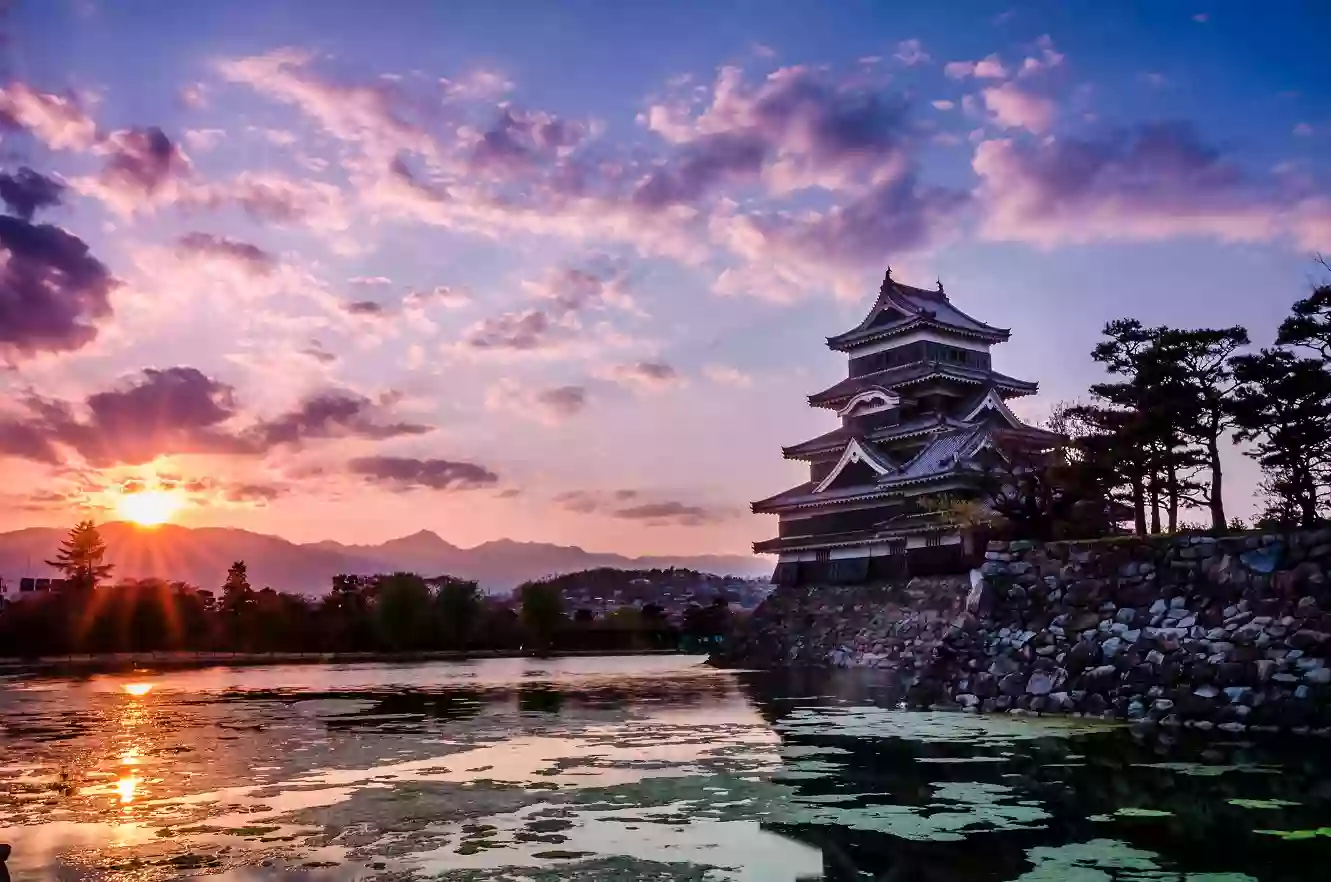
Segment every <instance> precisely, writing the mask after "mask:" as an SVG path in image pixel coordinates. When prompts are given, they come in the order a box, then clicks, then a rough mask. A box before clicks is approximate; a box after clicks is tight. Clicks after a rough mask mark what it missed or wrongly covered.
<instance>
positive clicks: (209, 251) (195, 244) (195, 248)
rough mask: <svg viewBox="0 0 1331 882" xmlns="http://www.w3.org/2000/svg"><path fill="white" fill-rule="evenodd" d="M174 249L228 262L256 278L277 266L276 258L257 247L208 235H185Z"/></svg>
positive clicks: (177, 241) (270, 271) (267, 273)
mask: <svg viewBox="0 0 1331 882" xmlns="http://www.w3.org/2000/svg"><path fill="white" fill-rule="evenodd" d="M176 249H177V250H178V251H180V252H181V253H183V254H188V255H193V256H198V257H211V258H220V259H223V260H229V261H231V262H233V263H235V264H237V265H239V266H240V267H241V268H242V269H244V270H245V271H246V272H248V273H250V274H251V275H256V276H266V275H270V274H271V273H272V272H273V270H274V268H276V266H277V258H276V257H274V256H273V255H272V254H270V253H269V252H267V251H264V250H263V249H262V248H260V247H259V246H258V245H252V244H250V243H249V242H240V241H237V240H236V239H229V238H227V237H225V236H214V235H212V234H210V233H186V234H185V235H183V236H181V237H180V238H179V239H177V240H176Z"/></svg>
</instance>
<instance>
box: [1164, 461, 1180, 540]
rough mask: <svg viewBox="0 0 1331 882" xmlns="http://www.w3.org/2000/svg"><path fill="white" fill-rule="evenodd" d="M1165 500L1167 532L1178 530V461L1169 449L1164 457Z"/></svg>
mask: <svg viewBox="0 0 1331 882" xmlns="http://www.w3.org/2000/svg"><path fill="white" fill-rule="evenodd" d="M1165 500H1166V502H1167V503H1168V508H1167V509H1166V513H1167V514H1168V516H1169V532H1170V533H1177V532H1178V463H1177V462H1176V461H1175V460H1174V453H1173V451H1170V452H1169V453H1168V454H1167V455H1166V457H1165Z"/></svg>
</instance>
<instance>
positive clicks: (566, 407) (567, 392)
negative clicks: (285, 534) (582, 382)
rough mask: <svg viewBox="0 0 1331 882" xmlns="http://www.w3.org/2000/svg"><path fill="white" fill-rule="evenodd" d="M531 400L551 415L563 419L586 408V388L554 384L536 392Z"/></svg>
mask: <svg viewBox="0 0 1331 882" xmlns="http://www.w3.org/2000/svg"><path fill="white" fill-rule="evenodd" d="M533 400H534V401H535V402H536V404H537V405H538V406H540V407H543V408H545V409H546V410H548V411H549V412H550V413H551V415H552V416H554V417H557V418H560V419H563V418H567V417H571V416H574V415H576V414H578V413H581V412H582V410H583V409H584V408H586V406H587V389H586V387H584V386H556V387H555V388H553V389H542V390H541V391H540V392H537V393H536V395H535V396H533Z"/></svg>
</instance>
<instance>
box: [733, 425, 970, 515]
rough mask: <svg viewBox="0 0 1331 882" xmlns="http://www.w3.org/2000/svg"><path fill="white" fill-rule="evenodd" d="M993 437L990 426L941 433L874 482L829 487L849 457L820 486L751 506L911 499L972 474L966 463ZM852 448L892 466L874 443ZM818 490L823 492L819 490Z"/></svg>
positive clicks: (849, 446)
mask: <svg viewBox="0 0 1331 882" xmlns="http://www.w3.org/2000/svg"><path fill="white" fill-rule="evenodd" d="M993 436H994V433H993V430H992V429H991V428H990V427H989V426H974V427H970V428H964V429H956V430H952V431H946V432H940V433H938V435H936V436H935V437H934V438H933V439H932V440H931V441H930V442H929V443H928V444H926V445H925V447H924V449H923V450H921V451H920V452H919V453H917V454H916V455H915V456H914V457H913V458H912V459H911V460H910V461H909V462H906V463H905V464H903V465H900V466H895V467H893V468H891V469H890V470H888V471H886V472H885V473H880V474H879V475H878V477H877V478H876V479H874V480H873V481H871V482H868V483H863V484H857V485H855V486H851V487H840V488H832V487H830V486H829V485H830V484H831V483H832V481H833V480H834V479H835V477H836V474H837V471H838V470H839V469H840V468H842V467H843V466H844V465H845V464H846V463H847V462H848V461H849V458H848V457H846V456H843V457H842V460H841V462H839V463H838V464H837V468H836V469H833V471H832V472H830V473H829V474H828V475H827V477H825V478H824V479H823V480H822V481H821V482H819V483H817V484H815V483H814V482H812V481H806V482H805V483H803V484H800V485H798V486H796V487H792V488H790V489H789V490H786V491H785V492H783V493H778V494H776V495H775V496H769V497H768V498H767V499H762V500H759V501H758V502H755V503H753V506H752V508H753V511H755V512H771V511H779V510H782V509H788V508H797V507H802V506H806V505H822V504H826V503H830V502H841V501H844V500H847V499H856V498H870V497H874V496H884V495H896V494H901V495H911V491H912V489H913V486H912V485H917V484H928V483H933V482H936V481H939V480H941V479H944V478H948V477H953V476H956V475H959V474H964V473H973V472H974V471H975V469H976V467H975V466H974V465H973V464H971V463H970V462H969V460H970V458H971V457H973V456H974V455H975V454H976V453H977V452H978V451H979V450H980V449H981V448H983V447H985V446H986V445H989V446H992V445H993ZM852 445H854V446H858V447H859V448H860V449H862V450H864V451H865V452H872V454H873V455H874V459H875V460H877V461H878V462H880V463H885V464H886V463H890V462H891V460H890V459H889V458H888V457H887V455H886V454H885V453H884V452H883V451H882V450H880V449H878V447H877V445H876V444H874V443H873V442H870V441H864V440H861V439H851V440H850V441H849V442H848V443H847V447H846V450H847V452H848V453H849V452H850V451H851V449H852ZM819 487H824V488H826V489H821V490H820V489H819Z"/></svg>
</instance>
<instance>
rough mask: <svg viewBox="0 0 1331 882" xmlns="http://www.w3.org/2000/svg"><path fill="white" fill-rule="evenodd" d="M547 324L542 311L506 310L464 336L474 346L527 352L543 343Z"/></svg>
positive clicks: (546, 318) (547, 317)
mask: <svg viewBox="0 0 1331 882" xmlns="http://www.w3.org/2000/svg"><path fill="white" fill-rule="evenodd" d="M550 326H551V324H550V317H549V316H548V315H546V314H545V312H544V311H543V310H539V309H528V310H525V311H523V312H506V313H502V314H501V315H497V316H495V317H493V318H488V319H484V320H483V321H480V322H478V323H477V324H475V325H473V326H472V327H471V328H470V329H469V330H468V331H467V334H466V337H465V339H466V341H467V345H469V346H471V347H472V348H473V349H516V350H519V351H530V350H533V349H539V348H541V347H542V346H544V345H545V344H546V340H547V335H548V333H549V331H550Z"/></svg>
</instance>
